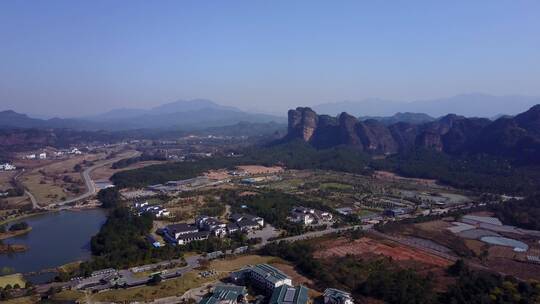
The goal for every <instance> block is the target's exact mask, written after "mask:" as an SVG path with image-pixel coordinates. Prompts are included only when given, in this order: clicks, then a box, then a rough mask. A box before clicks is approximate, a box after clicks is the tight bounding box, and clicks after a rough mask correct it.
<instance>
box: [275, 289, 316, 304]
mask: <svg viewBox="0 0 540 304" xmlns="http://www.w3.org/2000/svg"><path fill="white" fill-rule="evenodd" d="M307 301H308V289H307V288H306V287H304V286H302V285H300V286H297V287H291V286H288V285H281V286H279V287H278V288H276V289H274V292H272V297H271V298H270V302H269V304H306V303H307Z"/></svg>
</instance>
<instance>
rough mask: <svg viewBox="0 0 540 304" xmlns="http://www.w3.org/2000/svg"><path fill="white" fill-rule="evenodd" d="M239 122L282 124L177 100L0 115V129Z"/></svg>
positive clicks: (192, 126)
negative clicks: (81, 112) (40, 115)
mask: <svg viewBox="0 0 540 304" xmlns="http://www.w3.org/2000/svg"><path fill="white" fill-rule="evenodd" d="M240 122H248V123H249V122H256V123H268V122H276V123H285V122H286V119H285V118H284V117H279V116H273V115H267V114H258V113H248V112H243V111H241V110H239V109H237V108H233V107H228V106H222V105H219V104H216V103H214V102H212V101H209V100H203V99H197V100H187V101H182V100H181V101H177V102H173V103H168V104H164V105H161V106H158V107H155V108H152V109H148V110H145V109H115V110H112V111H109V112H106V113H103V114H99V115H95V116H90V117H83V118H71V119H63V118H52V119H47V120H44V119H37V118H31V117H28V116H27V115H25V114H19V113H16V112H14V111H11V110H8V111H3V112H0V128H4V129H5V128H69V129H77V130H132V129H171V128H175V129H183V130H198V129H205V128H209V127H219V126H227V125H234V124H237V123H240Z"/></svg>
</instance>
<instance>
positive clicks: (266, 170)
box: [236, 166, 283, 174]
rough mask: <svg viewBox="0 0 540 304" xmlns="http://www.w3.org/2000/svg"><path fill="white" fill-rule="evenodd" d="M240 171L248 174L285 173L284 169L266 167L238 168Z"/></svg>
mask: <svg viewBox="0 0 540 304" xmlns="http://www.w3.org/2000/svg"><path fill="white" fill-rule="evenodd" d="M236 168H237V169H238V170H242V171H244V172H246V173H247V174H275V173H279V172H283V167H278V166H274V167H265V166H237V167H236Z"/></svg>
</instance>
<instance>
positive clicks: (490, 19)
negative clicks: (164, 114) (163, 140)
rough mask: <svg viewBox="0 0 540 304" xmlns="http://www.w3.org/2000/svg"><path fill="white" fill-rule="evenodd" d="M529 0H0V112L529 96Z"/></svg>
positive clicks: (536, 24)
mask: <svg viewBox="0 0 540 304" xmlns="http://www.w3.org/2000/svg"><path fill="white" fill-rule="evenodd" d="M539 80H540V1H517V0H509V1H496V0H490V1H487V0H486V1H482V0H475V1H470V0H469V1H414V0H408V1H313V0H312V1H140V2H138V1H84V2H83V1H54V0H49V1H8V0H6V1H0V110H2V109H14V110H17V111H21V112H26V113H32V114H40V115H46V116H78V115H84V114H91V113H97V112H104V111H106V110H109V109H111V108H117V107H151V106H155V105H158V104H162V103H165V102H170V101H174V100H177V99H191V98H207V99H212V100H214V101H217V102H219V103H222V104H226V105H232V106H237V107H240V108H243V109H248V110H257V111H264V112H284V111H285V110H286V109H288V108H290V107H294V106H298V105H313V104H319V103H323V102H332V101H342V100H362V99H364V98H371V97H379V98H385V99H395V100H416V99H428V98H435V97H444V96H450V95H455V94H460V93H469V92H484V93H489V94H495V95H505V94H524V95H540V85H539Z"/></svg>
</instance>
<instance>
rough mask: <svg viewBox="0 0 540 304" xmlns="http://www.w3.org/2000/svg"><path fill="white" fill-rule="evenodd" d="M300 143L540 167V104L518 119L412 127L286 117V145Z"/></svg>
mask: <svg viewBox="0 0 540 304" xmlns="http://www.w3.org/2000/svg"><path fill="white" fill-rule="evenodd" d="M291 140H302V141H304V142H307V143H310V144H311V145H312V146H314V147H317V148H330V147H335V146H349V147H353V148H355V149H358V150H361V151H364V152H368V153H374V154H388V153H398V152H404V151H408V150H411V149H415V148H427V149H434V150H437V151H442V152H446V153H449V154H474V153H486V154H491V155H497V156H503V157H512V158H515V159H520V160H524V161H527V162H531V161H532V162H534V163H540V104H538V105H535V106H533V107H531V108H530V109H529V110H528V111H526V112H523V113H521V114H518V115H516V116H515V117H501V118H499V119H497V120H495V121H491V120H489V119H487V118H466V117H464V116H459V115H455V114H448V115H445V116H443V117H441V118H439V119H436V120H433V121H429V122H424V123H419V124H413V123H408V122H396V123H393V124H389V125H387V124H384V123H383V122H381V121H378V120H374V119H368V120H359V119H357V118H356V117H354V116H351V115H349V114H347V113H342V114H340V115H339V116H337V117H333V116H329V115H317V113H316V112H315V111H313V110H312V109H310V108H302V107H300V108H296V109H295V110H290V111H289V113H288V131H287V136H286V137H285V138H284V141H291Z"/></svg>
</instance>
